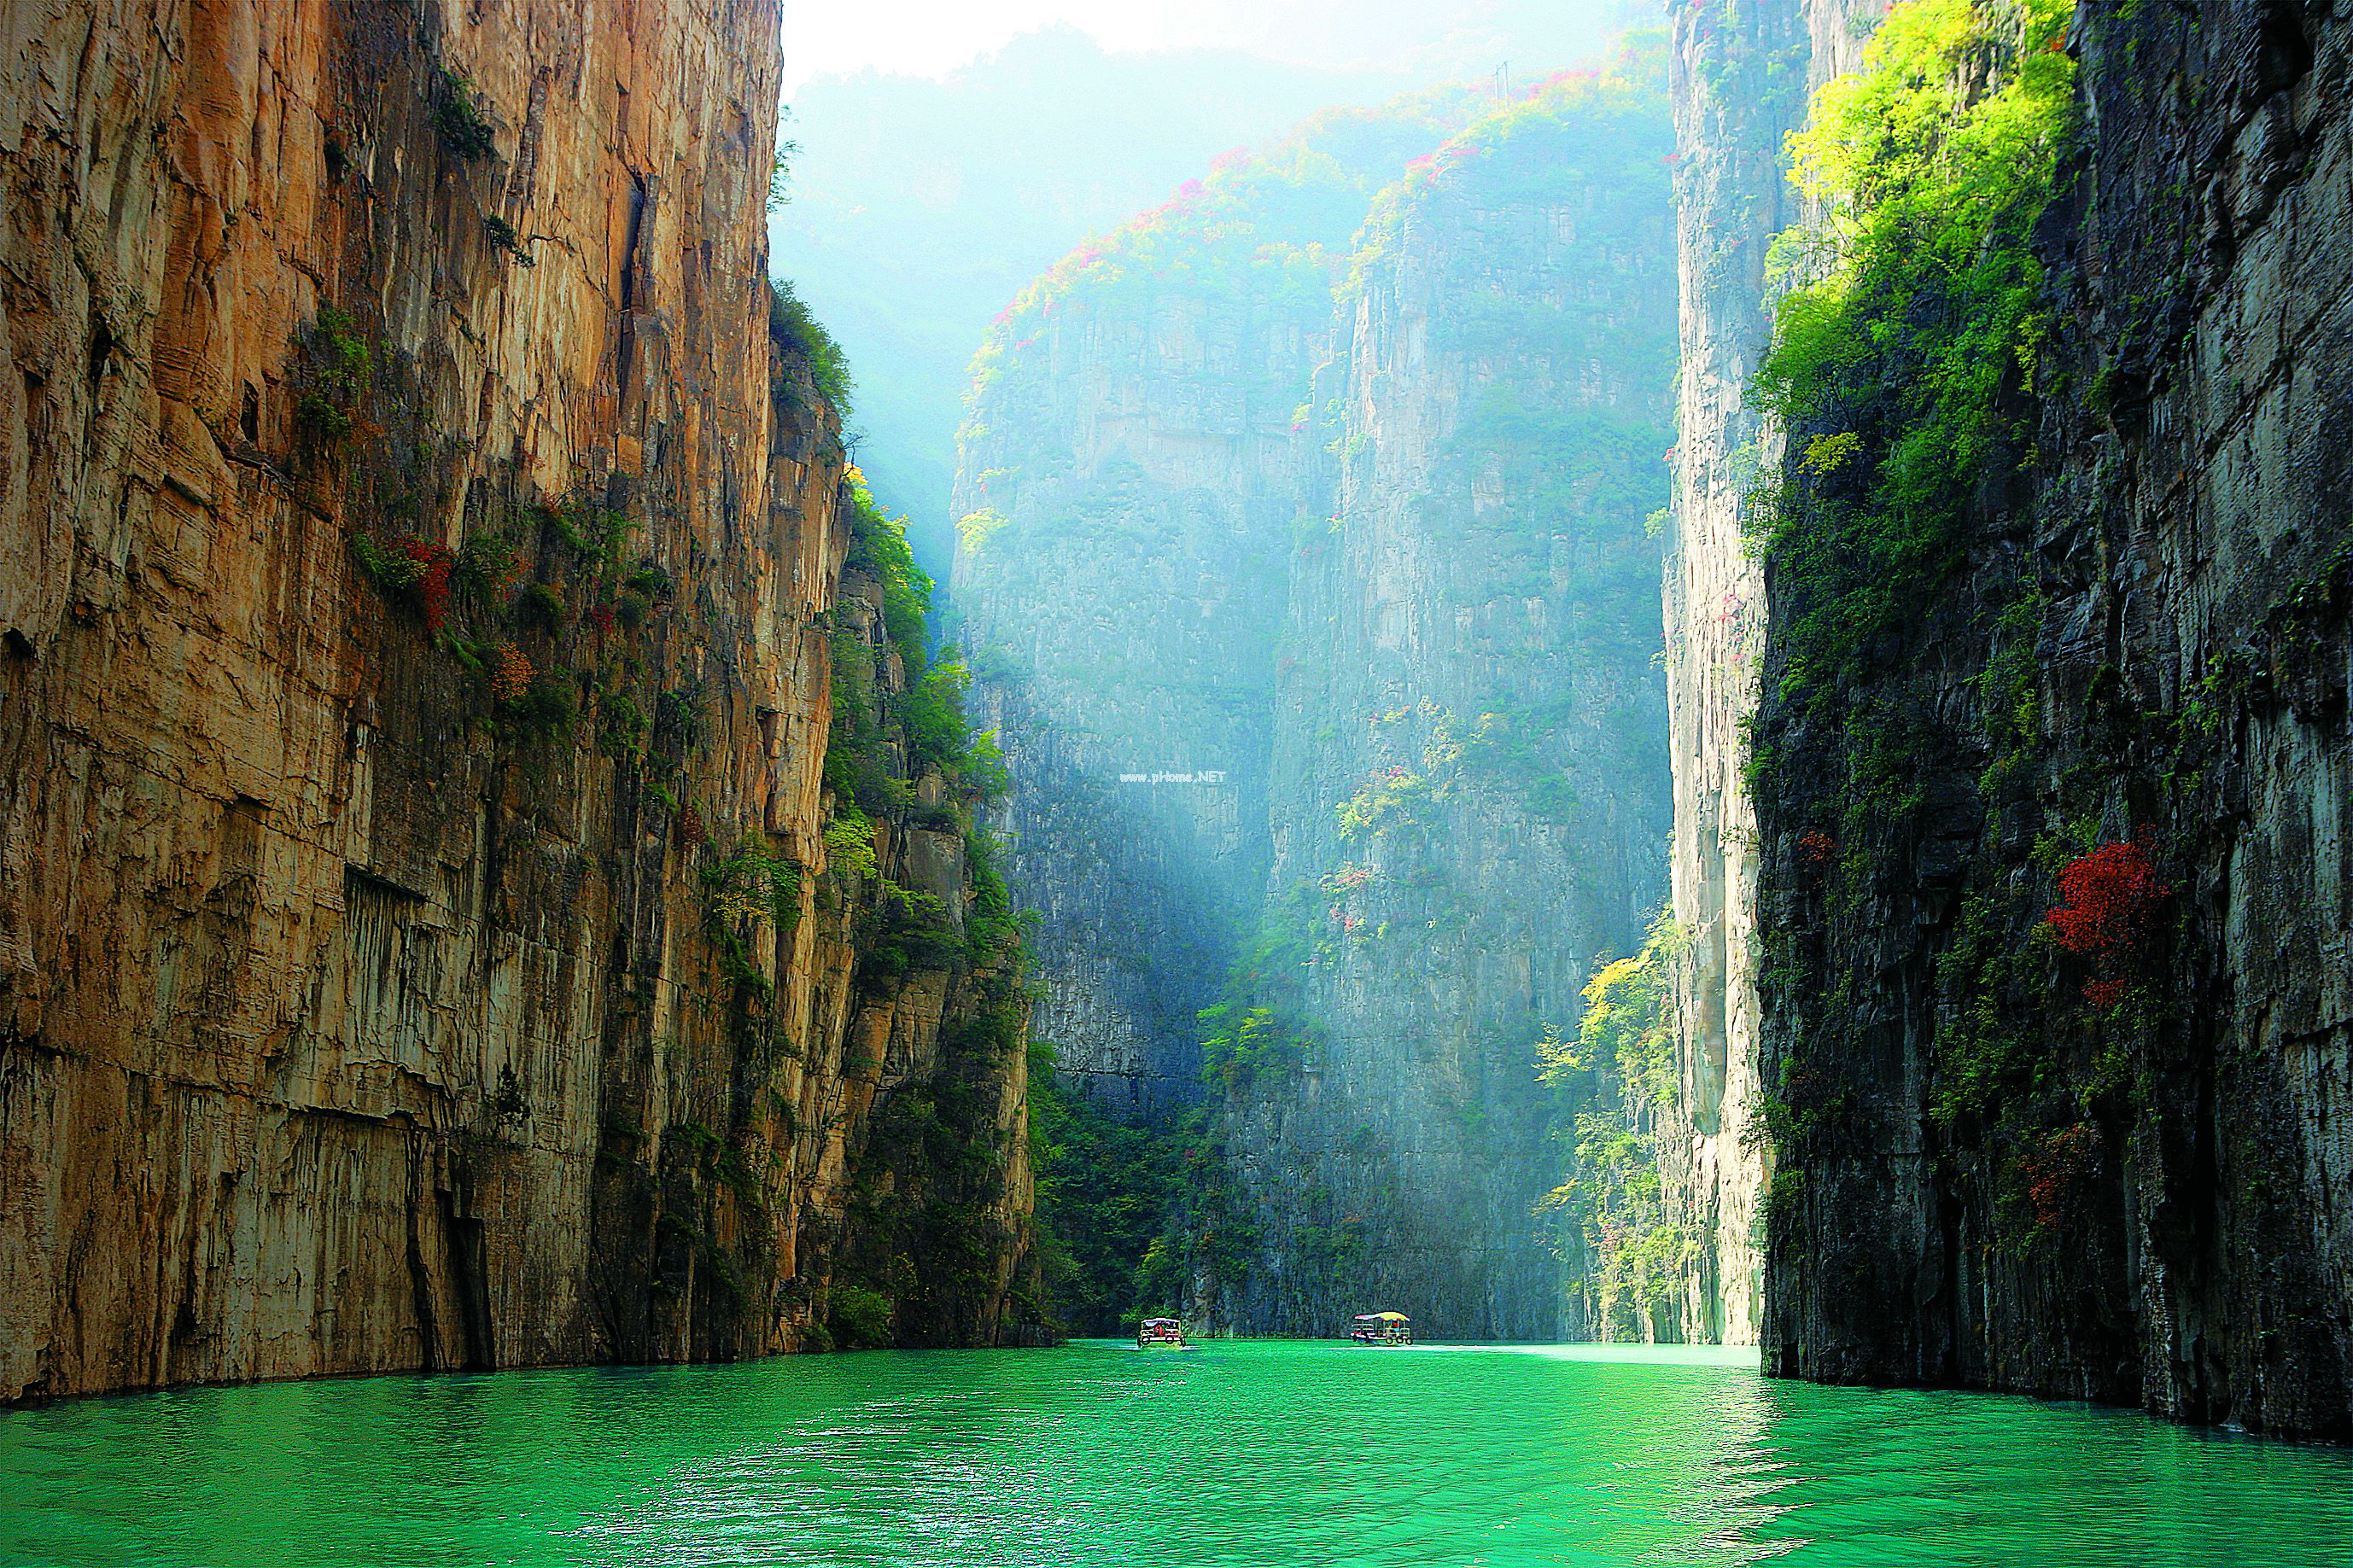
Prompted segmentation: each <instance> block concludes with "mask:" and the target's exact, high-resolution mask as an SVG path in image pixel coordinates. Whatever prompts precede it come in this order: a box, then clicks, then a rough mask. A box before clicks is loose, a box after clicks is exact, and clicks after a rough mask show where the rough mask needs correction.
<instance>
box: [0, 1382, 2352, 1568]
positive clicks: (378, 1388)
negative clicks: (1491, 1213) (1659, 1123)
mask: <svg viewBox="0 0 2353 1568" xmlns="http://www.w3.org/2000/svg"><path fill="white" fill-rule="evenodd" d="M0 1498H5V1499H6V1500H8V1504H9V1506H8V1507H7V1508H6V1509H5V1510H4V1511H0V1563H26V1564H31V1563H39V1564H43V1565H45V1568H78V1565H81V1564H98V1563H107V1564H113V1563H139V1564H142V1565H153V1568H181V1565H195V1564H203V1565H206V1568H211V1565H215V1564H220V1565H227V1564H236V1565H237V1568H273V1565H277V1564H296V1563H301V1564H305V1565H308V1564H313V1563H330V1562H332V1563H368V1564H384V1565H386V1568H403V1565H407V1564H417V1565H419V1568H422V1565H427V1564H430V1565H432V1568H448V1565H450V1564H462V1563H482V1564H501V1565H503V1564H533V1565H536V1564H567V1565H578V1568H621V1565H625V1564H626V1565H629V1568H640V1565H648V1564H655V1565H663V1568H668V1565H678V1568H703V1565H712V1568H716V1565H722V1564H728V1565H734V1564H778V1563H791V1564H811V1565H818V1564H823V1565H836V1564H839V1565H842V1568H850V1565H858V1568H864V1565H889V1568H1079V1565H1082V1564H1083V1565H1086V1568H1277V1565H1281V1568H1437V1565H1456V1564H1461V1565H1471V1564H1476V1565H1481V1568H1535V1565H1539V1564H1541V1565H1569V1568H1585V1565H1599V1564H1609V1565H1612V1568H1617V1565H1624V1564H1674V1565H1679V1568H1733V1565H1737V1564H1746V1563H1767V1562H1776V1561H1787V1562H1788V1563H1794V1564H1798V1565H1799V1568H1842V1565H1847V1564H1866V1563H1868V1564H1905V1565H1912V1564H1921V1565H1936V1568H1941V1565H1952V1568H1962V1565H1967V1568H1986V1565H1992V1564H2002V1565H2010V1564H2053V1565H2064V1568H2110V1565H2115V1568H2125V1565H2129V1568H2222V1565H2237V1564H2247V1563H2263V1564H2267V1565H2273V1564H2275V1565H2278V1568H2307V1565H2321V1564H2327V1565H2332V1568H2339V1565H2353V1458H2348V1456H2347V1455H2346V1454H2344V1453H2342V1452H2337V1451H2325V1450H2306V1449H2296V1448H2291V1447H2283V1446H2280V1445H2275V1444H2268V1443H2263V1442H2259V1441H2254V1440H2250V1439H2245V1438H2232V1437H2230V1436H2221V1435H2215V1434H2207V1433H2198V1432H2191V1431H2187V1430H2183V1429H2180V1428H2175V1427H2170V1426H2162V1425H2160V1424H2158V1423H2155V1422H2151V1421H2148V1420H2146V1419H2144V1418H2142V1417H2140V1416H2138V1415H2132V1414H2129V1413H2124V1412H2116V1411H2101V1410H2093V1409H2087V1408H2084V1407H2080V1406H2066V1405H2039V1404H2034V1403H2031V1402H2029V1401H2025V1400H2019V1399H2005V1398H1990V1397H1984V1396H1970V1395H1964V1394H1918V1393H1873V1392H1868V1391H1862V1390H1852V1389H1820V1388H1810V1387H1806V1386H1803V1385H1798V1384H1776V1383H1768V1382H1767V1381H1765V1380H1764V1379H1762V1378H1759V1377H1758V1376H1757V1374H1756V1373H1755V1371H1754V1368H1753V1364H1749V1365H1744V1364H1742V1363H1741V1362H1740V1360H1739V1358H1736V1357H1732V1356H1727V1355H1725V1354H1724V1353H1722V1352H1625V1351H1615V1350H1609V1349H1606V1348H1578V1349H1562V1348H1557V1347H1541V1348H1538V1347H1526V1348H1518V1349H1472V1348H1461V1347H1436V1346H1431V1347H1419V1348H1417V1349H1415V1350H1413V1351H1409V1352H1388V1351H1381V1352H1368V1351H1363V1350H1359V1349H1356V1348H1355V1347H1351V1346H1343V1345H1304V1344H1219V1345H1215V1346H1212V1347H1210V1348H1209V1349H1208V1350H1206V1351H1204V1352H1202V1353H1199V1354H1197V1355H1188V1356H1152V1355H1138V1354H1136V1353H1134V1352H1132V1351H1129V1350H1126V1349H1124V1347H1119V1346H1113V1345H1082V1346H1078V1347H1073V1348H1072V1349H1070V1350H1067V1351H1063V1352H1001V1353H977V1354H948V1353H921V1352H913V1353H901V1354H881V1355H865V1356H843V1357H832V1358H823V1359H796V1360H786V1361H776V1362H769V1363H759V1364H756V1365H751V1366H739V1367H693V1368H685V1367H680V1368H661V1369H633V1370H617V1369H601V1370H586V1371H577V1372H554V1373H522V1374H509V1375H505V1376H498V1377H464V1378H441V1379H425V1378H377V1379H368V1380H360V1381H348V1382H335V1383H321V1384H284V1385H278V1386H274V1387H266V1388H247V1389H204V1390H192V1391H186V1392H180V1393H173V1394H153V1395H144V1396H140V1397H135V1398H126V1399H113V1400H95V1401H86V1402H82V1403H79V1404H74V1405H61V1406H58V1407H56V1408H54V1409H50V1410H44V1411H27V1412H19V1413H16V1414H12V1415H5V1416H0Z"/></svg>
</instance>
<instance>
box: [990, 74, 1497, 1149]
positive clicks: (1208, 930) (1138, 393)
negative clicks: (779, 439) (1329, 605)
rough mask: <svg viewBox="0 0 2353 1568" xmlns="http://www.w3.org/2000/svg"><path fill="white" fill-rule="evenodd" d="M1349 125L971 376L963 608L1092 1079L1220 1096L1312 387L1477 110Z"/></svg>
mask: <svg viewBox="0 0 2353 1568" xmlns="http://www.w3.org/2000/svg"><path fill="white" fill-rule="evenodd" d="M1466 102H1467V99H1466V98H1465V96H1464V95H1462V94H1460V93H1451V92H1450V93H1442V94H1434V95H1430V96H1428V97H1425V98H1419V99H1413V100H1405V101H1403V102H1401V103H1399V104H1398V105H1394V106H1391V107H1390V108H1389V109H1387V110H1380V111H1375V112H1366V111H1335V112H1334V113H1332V114H1329V115H1326V116H1324V117H1322V118H1321V119H1319V120H1318V121H1314V122H1312V123H1311V124H1310V125H1309V126H1308V127H1307V128H1306V129H1304V130H1303V131H1302V132H1300V133H1298V134H1297V135H1295V136H1294V137H1293V138H1290V139H1288V140H1286V141H1284V142H1279V143H1277V144H1276V145H1274V146H1273V147H1271V148H1270V149H1268V150H1267V151H1266V152H1264V153H1260V154H1258V155H1256V156H1254V157H1250V158H1244V159H1238V160H1235V161H1232V162H1229V163H1226V164H1225V165H1224V166H1222V167H1220V168H1219V169H1218V170H1217V171H1215V172H1214V173H1213V174H1211V175H1210V177H1209V178H1208V180H1207V181H1197V182H1195V183H1194V184H1191V185H1189V186H1187V188H1186V189H1185V190H1184V191H1182V192H1180V193H1179V194H1178V195H1176V197H1175V198H1173V199H1172V200H1171V201H1170V202H1168V203H1167V204H1166V205H1163V206H1162V207H1160V208H1158V209H1155V211H1154V212H1152V213H1149V214H1146V215H1145V216H1142V217H1140V218H1137V219H1135V220H1134V221H1133V222H1132V223H1130V224H1129V225H1127V226H1124V227H1123V228H1122V229H1120V230H1118V231H1116V232H1115V233H1113V235H1111V236H1109V237H1106V238H1105V239H1103V240H1101V241H1098V242H1095V243H1093V244H1092V245H1090V246H1088V247H1085V248H1083V249H1082V250H1081V251H1079V252H1077V253H1075V254H1074V255H1072V256H1071V258H1067V259H1066V260H1065V261H1064V262H1063V263H1062V264H1061V265H1060V267H1059V268H1057V269H1056V270H1055V271H1054V272H1052V273H1050V274H1049V275H1048V276H1047V277H1046V278H1044V279H1040V280H1039V283H1038V284H1036V285H1035V286H1033V288H1032V289H1029V291H1028V292H1027V293H1025V294H1024V295H1023V297H1022V299H1021V300H1018V301H1017V302H1016V304H1015V306H1014V307H1013V308H1012V310H1009V311H1008V313H1007V316H1006V318H1005V319H1004V320H1003V321H1000V322H999V323H998V325H997V329H996V331H994V332H993V333H992V335H991V338H990V340H989V342H988V344H987V347H985V348H984V349H983V351H982V353H981V354H980V357H979V359H978V360H977V361H976V366H975V373H976V381H975V386H974V390H973V394H972V400H971V413H970V417H969V419H968V420H967V422H966V425H965V430H964V433H963V452H962V460H961V468H960V470H959V474H958V478H957V482H956V492H955V493H956V510H957V512H958V515H959V516H960V517H961V518H962V520H963V521H962V523H961V525H960V532H961V542H960V546H959V553H958V556H957V575H956V595H957V601H958V606H959V609H960V611H961V613H962V616H963V617H964V619H963V631H964V636H965V638H966V640H967V642H968V643H969V646H970V647H971V649H972V660H973V666H974V669H975V673H976V679H977V682H978V686H977V692H976V696H977V698H978V700H979V703H980V706H981V710H982V712H983V714H984V715H985V721H986V722H987V723H990V724H993V725H995V726H996V727H997V731H998V733H999V735H1000V737H1001V740H1002V743H1003V745H1004V748H1005V752H1006V759H1007V763H1008V767H1009V768H1010V770H1011V773H1012V776H1013V779H1014V783H1015V789H1014V792H1013V795H1012V796H1011V798H1010V800H1009V801H1008V805H1007V806H1006V808H1005V811H1004V813H1003V826H1004V827H1005V830H1006V831H1007V833H1008V838H1009V843H1010V849H1011V857H1010V871H1011V875H1012V879H1013V883H1014V886H1015V887H1016V889H1018V891H1019V893H1020V895H1021V898H1022V900H1023V901H1024V902H1025V903H1026V904H1027V905H1028V906H1029V907H1030V908H1032V909H1035V910H1038V911H1039V915H1040V923H1039V929H1038V932H1037V935H1036V938H1035V948H1036V964H1035V971H1036V975H1037V979H1038V983H1039V989H1040V994H1041V999H1040V1001H1039V1006H1038V1010H1037V1021H1036V1022H1037V1032H1038V1034H1039V1037H1041V1038H1044V1039H1048V1040H1051V1041H1053V1042H1055V1043H1056V1044H1057V1045H1058V1046H1059V1047H1060V1048H1061V1051H1062V1062H1063V1066H1064V1068H1065V1070H1066V1071H1068V1072H1070V1073H1071V1075H1072V1076H1073V1077H1074V1078H1075V1079H1077V1080H1078V1081H1079V1082H1080V1083H1081V1084H1082V1085H1083V1086H1085V1087H1086V1088H1087V1089H1089V1091H1090V1092H1092V1093H1093V1094H1095V1095H1096V1096H1097V1097H1098V1098H1100V1099H1102V1100H1105V1101H1106V1102H1107V1103H1110V1104H1112V1105H1113V1106H1124V1107H1126V1108H1129V1109H1131V1110H1147V1109H1161V1110H1165V1109H1166V1108H1168V1107H1169V1106H1172V1105H1176V1104H1182V1103H1187V1102H1190V1101H1191V1100H1196V1099H1198V1094H1199V1070H1200V1054H1199V1048H1198V1039H1199V1030H1198V1023H1197V1021H1196V1015H1197V1014H1198V1011H1199V1010H1200V1009H1201V1008H1202V1007H1204V1006H1206V1005H1208V1004H1209V1003H1210V1002H1211V1001H1212V1000H1214V998H1215V995H1216V992H1217V987H1218V985H1219V983H1220V981H1221V979H1222V977H1223V976H1224V974H1225V972H1226V970H1227V968H1228V967H1229V965H1230V964H1231V963H1232V962H1233V960H1234V958H1235V956H1236V953H1237V952H1238V950H1239V947H1240V943H1241V942H1242V941H1243V939H1244V938H1245V937H1246V936H1247V934H1248V933H1249V931H1250V929H1251V928H1252V926H1253V925H1254V923H1255V921H1256V918H1257V913H1258V905H1259V901H1260V899H1261V895H1262V891H1263V889H1264V885H1265V877H1266V869H1267V865H1268V861H1269V858H1270V850H1269V847H1268V837H1267V820H1268V816H1267V814H1268V806H1269V801H1268V794H1267V787H1268V784H1267V781H1268V765H1269V754H1270V748H1271V744H1272V736H1271V723H1270V710H1271V695H1272V690H1273V685H1274V680H1275V668H1276V660H1277V653H1276V646H1275V645H1276V640H1277V638H1278V637H1279V636H1280V635H1281V632H1282V617H1283V605H1284V602H1285V597H1286V595H1287V592H1288V573H1289V558H1290V554H1291V550H1292V541H1293V535H1294V534H1295V533H1298V532H1300V531H1302V530H1303V529H1309V528H1320V527H1322V526H1323V516H1324V510H1325V509H1324V506H1323V500H1322V498H1323V496H1324V489H1323V485H1322V479H1321V467H1320V465H1321V462H1322V458H1323V454H1322V452H1321V451H1320V450H1319V449H1318V447H1316V445H1315V444H1314V442H1313V441H1311V440H1310V439H1309V438H1308V437H1307V436H1306V435H1305V433H1304V432H1305V428H1306V426H1305V405H1306V403H1307V400H1308V397H1309V394H1310V375H1311V373H1312V371H1313V368H1314V365H1315V363H1317V362H1318V361H1319V360H1320V359H1321V358H1322V357H1324V355H1326V354H1327V353H1329V352H1330V350H1329V349H1328V347H1327V346H1326V345H1327V342H1328V335H1329V332H1330V329H1331V321H1332V304H1331V298H1332V296H1331V290H1332V285H1333V281H1334V275H1335V269H1336V268H1338V267H1339V266H1340V265H1342V264H1343V263H1344V261H1345V254H1346V247H1347V243H1348V239H1349V237H1350V236H1351V235H1352V234H1354V232H1355V231H1356V226H1357V225H1358V224H1360V223H1361V222H1362V221H1363V218H1364V216H1365V212H1366V206H1367V205H1368V203H1369V201H1370V199H1371V195H1372V193H1373V191H1374V190H1375V189H1376V188H1377V186H1378V184H1380V183H1381V182H1382V181H1383V180H1385V179H1386V178H1387V177H1388V175H1389V174H1393V173H1394V172H1395V171H1396V170H1398V168H1401V167H1402V166H1403V165H1404V163H1405V162H1406V161H1407V160H1408V159H1409V158H1410V157H1412V156H1414V155H1415V154H1416V153H1419V152H1420V151H1422V150H1423V149H1425V148H1426V147H1428V146H1429V145H1430V143H1431V142H1434V141H1436V140H1438V139H1440V138H1441V137H1442V136H1443V135H1444V134H1445V131H1446V128H1447V127H1449V126H1450V125H1451V124H1454V123H1458V122H1459V121H1460V120H1461V115H1462V113H1463V111H1464V106H1465V104H1466Z"/></svg>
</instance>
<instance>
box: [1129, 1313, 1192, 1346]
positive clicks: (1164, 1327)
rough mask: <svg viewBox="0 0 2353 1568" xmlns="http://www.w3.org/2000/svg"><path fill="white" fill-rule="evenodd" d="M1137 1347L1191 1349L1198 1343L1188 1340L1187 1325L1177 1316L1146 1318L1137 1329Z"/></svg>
mask: <svg viewBox="0 0 2353 1568" xmlns="http://www.w3.org/2000/svg"><path fill="white" fill-rule="evenodd" d="M1135 1348H1136V1349H1137V1350H1140V1351H1153V1350H1160V1351H1189V1350H1198V1349H1199V1348H1200V1347H1198V1345H1194V1344H1190V1343H1188V1342H1187V1341H1186V1338H1185V1325H1184V1323H1183V1322H1182V1321H1180V1320H1178V1319H1176V1318H1146V1319H1145V1320H1144V1322H1143V1323H1142V1325H1141V1326H1139V1327H1138V1328H1137V1329H1136V1331H1135Z"/></svg>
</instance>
